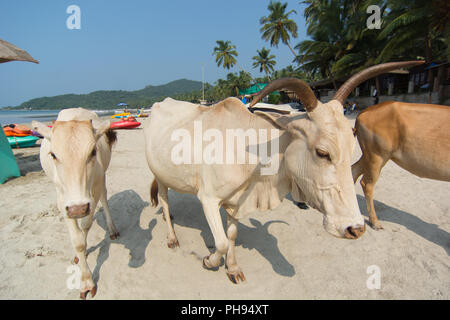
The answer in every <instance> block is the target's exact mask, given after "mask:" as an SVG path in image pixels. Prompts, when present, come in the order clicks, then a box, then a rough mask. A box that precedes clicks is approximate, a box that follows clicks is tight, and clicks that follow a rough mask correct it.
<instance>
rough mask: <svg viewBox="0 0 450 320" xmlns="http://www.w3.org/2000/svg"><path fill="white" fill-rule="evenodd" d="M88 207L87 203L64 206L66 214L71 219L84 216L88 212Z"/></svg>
mask: <svg viewBox="0 0 450 320" xmlns="http://www.w3.org/2000/svg"><path fill="white" fill-rule="evenodd" d="M89 207H90V206H89V203H86V204H80V205H73V206H67V207H66V212H67V216H68V217H69V218H71V219H80V218H84V217H86V216H87V215H89V212H90V210H89Z"/></svg>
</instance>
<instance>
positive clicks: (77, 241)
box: [66, 214, 97, 299]
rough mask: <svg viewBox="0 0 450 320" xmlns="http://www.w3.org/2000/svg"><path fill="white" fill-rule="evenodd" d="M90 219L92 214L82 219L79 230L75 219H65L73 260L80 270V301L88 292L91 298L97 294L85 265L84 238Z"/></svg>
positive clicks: (90, 222) (87, 267) (90, 274)
mask: <svg viewBox="0 0 450 320" xmlns="http://www.w3.org/2000/svg"><path fill="white" fill-rule="evenodd" d="M92 218H93V215H92V214H90V215H89V216H87V217H85V218H82V219H81V221H80V224H81V228H80V226H78V222H77V220H76V219H69V218H67V219H66V223H67V226H68V228H69V233H70V239H71V241H72V246H73V248H74V249H75V254H76V257H75V259H76V260H78V261H77V263H78V266H79V267H80V269H81V287H80V298H82V299H86V296H87V294H88V292H89V291H90V292H91V296H92V297H94V296H95V294H96V293H97V287H96V285H95V283H94V281H93V280H92V273H91V270H90V269H89V266H88V264H87V254H86V238H87V233H88V230H89V228H90V226H91V224H92Z"/></svg>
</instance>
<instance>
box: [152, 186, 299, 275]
mask: <svg viewBox="0 0 450 320" xmlns="http://www.w3.org/2000/svg"><path fill="white" fill-rule="evenodd" d="M169 208H170V213H171V215H172V216H173V217H174V218H173V223H174V225H180V226H184V227H189V228H195V229H198V230H200V235H201V236H202V238H203V241H204V242H205V245H206V247H208V249H209V250H210V251H211V252H212V251H214V250H215V245H214V237H213V235H212V233H211V230H210V229H209V225H208V223H207V221H206V218H205V215H204V213H203V208H202V206H201V203H200V201H199V200H198V199H197V198H196V197H195V196H194V195H190V194H179V193H177V192H175V191H172V190H170V191H169ZM159 211H160V212H161V210H159ZM220 212H221V217H222V223H223V226H224V228H225V230H226V216H227V213H226V211H225V210H224V209H221V210H220ZM250 223H251V224H252V226H246V225H244V224H242V223H238V226H237V227H238V236H237V239H236V246H242V247H243V248H246V249H249V250H251V249H255V250H257V251H258V252H259V253H260V254H261V255H262V256H263V257H264V258H265V259H267V261H269V262H270V264H271V265H272V269H273V270H274V271H275V272H276V273H278V274H279V275H282V276H285V277H293V276H294V275H295V269H294V267H293V266H292V265H291V264H290V263H289V261H287V260H286V258H285V257H284V256H283V254H282V253H281V252H280V249H279V248H278V240H277V238H276V237H274V236H273V235H271V234H270V233H269V230H268V228H269V226H270V225H271V224H273V223H284V224H287V223H286V222H284V221H280V220H272V221H268V222H266V223H265V224H262V223H261V222H259V221H258V220H256V219H253V218H251V219H250ZM181 245H182V244H181ZM238 264H239V260H238Z"/></svg>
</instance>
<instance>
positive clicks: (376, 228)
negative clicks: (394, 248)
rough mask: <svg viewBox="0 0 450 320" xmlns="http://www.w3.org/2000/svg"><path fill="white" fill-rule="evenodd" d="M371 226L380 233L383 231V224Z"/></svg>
mask: <svg viewBox="0 0 450 320" xmlns="http://www.w3.org/2000/svg"><path fill="white" fill-rule="evenodd" d="M371 226H372V228H373V229H375V230H377V231H379V230H383V229H384V228H383V226H382V225H381V223H379V222H377V223H371Z"/></svg>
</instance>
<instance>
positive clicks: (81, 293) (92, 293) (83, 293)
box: [80, 286, 97, 300]
mask: <svg viewBox="0 0 450 320" xmlns="http://www.w3.org/2000/svg"><path fill="white" fill-rule="evenodd" d="M89 292H91V297H92V298H93V297H95V295H96V294H97V286H94V287H93V288H92V289H91V290H86V291H81V292H80V298H81V299H82V300H86V297H87V295H88V293H89Z"/></svg>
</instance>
